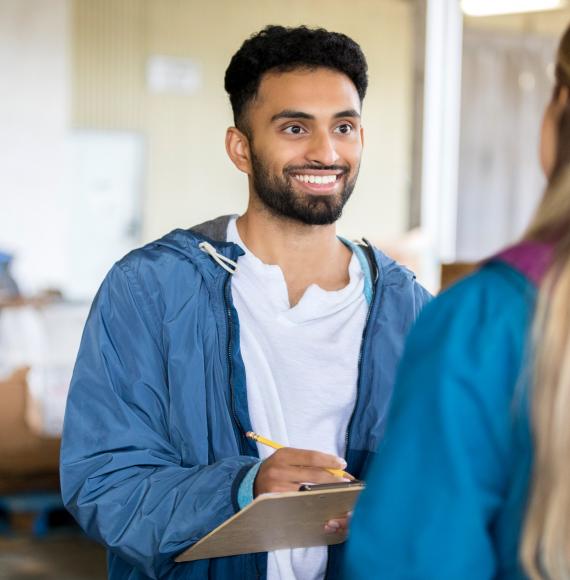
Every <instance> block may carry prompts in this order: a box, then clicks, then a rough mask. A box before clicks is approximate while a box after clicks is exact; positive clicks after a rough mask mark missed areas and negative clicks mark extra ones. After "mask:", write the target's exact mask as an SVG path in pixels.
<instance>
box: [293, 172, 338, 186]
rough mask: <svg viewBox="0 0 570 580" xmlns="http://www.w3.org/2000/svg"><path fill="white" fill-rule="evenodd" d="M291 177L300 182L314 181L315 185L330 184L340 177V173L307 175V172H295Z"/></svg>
mask: <svg viewBox="0 0 570 580" xmlns="http://www.w3.org/2000/svg"><path fill="white" fill-rule="evenodd" d="M293 177H294V178H295V179H296V180H297V181H300V182H301V183H314V184H316V185H330V184H333V183H336V182H337V180H338V179H339V178H340V177H342V174H339V175H336V174H333V175H313V174H310V175H307V174H295V175H293Z"/></svg>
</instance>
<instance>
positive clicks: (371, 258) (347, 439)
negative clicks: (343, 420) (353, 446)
mask: <svg viewBox="0 0 570 580" xmlns="http://www.w3.org/2000/svg"><path fill="white" fill-rule="evenodd" d="M364 241H365V242H366V244H367V246H366V249H365V252H366V255H367V257H368V261H369V263H370V274H371V276H372V275H374V279H373V283H372V297H371V299H370V306H369V307H368V313H367V314H366V321H365V323H364V331H363V332H362V340H361V342H360V351H359V353H358V380H357V381H356V398H355V400H354V407H353V408H352V414H351V415H350V419H349V420H348V425H347V427H346V433H345V435H344V443H345V446H346V449H345V456H346V454H347V453H348V448H349V443H350V430H351V428H352V422H353V420H354V415H355V413H356V407H357V406H358V397H359V395H360V383H361V380H362V356H363V354H364V346H365V343H366V337H367V335H368V322H369V320H370V316H371V314H372V308H373V306H374V299H375V298H376V282H377V280H378V266H377V264H376V260H375V258H374V254H373V253H371V252H372V249H371V248H372V246H371V245H370V244H369V243H368V241H367V240H364Z"/></svg>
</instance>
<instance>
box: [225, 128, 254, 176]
mask: <svg viewBox="0 0 570 580" xmlns="http://www.w3.org/2000/svg"><path fill="white" fill-rule="evenodd" d="M226 151H227V153H228V156H229V158H230V159H231V160H232V162H233V164H234V165H235V166H236V167H237V168H238V169H239V170H240V171H243V172H244V173H247V174H248V175H251V155H250V149H249V139H248V138H247V137H246V136H245V135H244V134H243V133H242V132H241V131H240V130H239V129H237V128H236V127H228V130H227V131H226Z"/></svg>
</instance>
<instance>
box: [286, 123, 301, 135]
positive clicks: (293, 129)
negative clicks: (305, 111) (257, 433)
mask: <svg viewBox="0 0 570 580" xmlns="http://www.w3.org/2000/svg"><path fill="white" fill-rule="evenodd" d="M283 132H284V133H288V134H289V135H302V134H303V133H305V129H303V127H301V126H300V125H289V127H285V129H283Z"/></svg>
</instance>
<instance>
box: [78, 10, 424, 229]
mask: <svg viewBox="0 0 570 580" xmlns="http://www.w3.org/2000/svg"><path fill="white" fill-rule="evenodd" d="M412 16H413V15H412V6H411V3H409V2H406V1H404V0H378V1H375V2H370V1H367V0H353V2H351V3H350V6H349V5H348V4H347V3H346V1H345V0H312V1H311V2H306V1H305V0H289V1H287V2H284V1H283V0H267V1H263V2H261V1H260V0H241V1H240V2H235V1H233V0H213V1H211V2H207V3H206V2H196V1H194V0H190V1H189V0H160V2H156V1H153V0H98V1H97V2H93V0H75V1H74V2H73V26H72V30H73V44H72V46H73V50H72V55H73V65H72V71H73V75H72V78H73V90H72V94H73V108H72V123H73V127H74V128H76V129H97V130H132V131H138V132H141V133H142V134H143V135H144V136H145V139H146V159H147V165H146V170H145V171H146V174H145V180H144V183H145V192H144V205H143V231H142V238H143V240H149V239H152V238H155V237H157V236H160V235H162V234H163V233H165V232H166V231H168V230H170V229H172V228H174V227H188V226H190V225H192V224H195V223H199V222H200V221H203V220H205V219H208V218H210V217H213V216H216V215H219V214H222V213H228V212H241V211H243V210H244V209H245V204H246V199H247V197H246V192H247V183H246V178H245V176H243V175H242V174H240V173H239V172H238V171H237V170H236V169H235V168H234V167H233V165H231V163H230V161H229V160H228V159H227V157H226V153H225V150H224V135H225V130H226V127H227V126H228V125H230V124H231V123H232V120H231V114H230V107H229V103H228V100H227V96H226V94H225V92H224V89H223V77H224V71H225V69H226V67H227V65H228V62H229V60H230V58H231V56H232V54H233V53H234V52H235V51H236V50H237V49H238V48H239V46H240V45H241V43H242V42H243V41H244V40H245V38H246V37H248V36H249V35H250V34H252V33H253V32H255V31H257V30H259V29H260V28H262V27H263V26H265V25H266V24H271V23H273V24H284V25H297V24H307V25H320V26H324V27H326V28H329V29H331V30H336V31H339V32H344V33H346V34H348V35H350V36H352V37H353V38H354V39H355V40H356V41H357V42H359V43H360V44H361V45H362V48H363V50H364V52H365V54H366V56H367V59H368V62H369V67H370V89H369V93H368V96H367V98H366V101H365V108H364V118H363V121H364V126H365V130H366V147H365V155H364V160H363V163H362V169H361V176H360V179H359V182H358V185H357V190H356V191H355V194H354V198H353V200H351V202H350V204H349V205H348V207H347V211H346V215H345V217H343V219H342V222H341V225H340V230H341V231H342V232H343V233H344V234H345V235H348V236H351V237H360V236H362V235H366V236H368V237H371V238H385V237H389V236H393V235H398V234H401V233H402V232H404V231H405V230H406V229H407V216H408V203H409V191H408V190H409V182H410V168H411V147H412V144H411V126H412V98H413V96H412V75H413V68H412V67H413V63H412V54H413V53H412V51H413V38H412V30H413V28H412V26H413V22H412ZM151 55H169V56H174V57H186V58H192V59H195V60H196V61H197V62H198V63H199V65H200V66H201V70H202V75H203V78H202V83H203V86H202V88H201V89H200V90H199V91H198V92H197V93H196V94H195V95H191V96H186V95H166V94H158V95H157V94H151V93H149V92H148V91H147V89H146V87H145V66H146V61H147V59H148V57H149V56H151Z"/></svg>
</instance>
